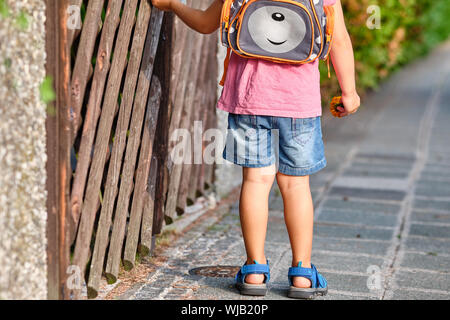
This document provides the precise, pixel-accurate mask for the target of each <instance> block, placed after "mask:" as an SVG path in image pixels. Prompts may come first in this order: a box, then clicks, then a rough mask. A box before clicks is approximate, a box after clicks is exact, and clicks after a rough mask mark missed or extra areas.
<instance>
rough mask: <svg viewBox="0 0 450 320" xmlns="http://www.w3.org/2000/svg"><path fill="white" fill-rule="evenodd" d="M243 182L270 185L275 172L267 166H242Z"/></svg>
mask: <svg viewBox="0 0 450 320" xmlns="http://www.w3.org/2000/svg"><path fill="white" fill-rule="evenodd" d="M243 180H244V182H252V183H259V184H264V185H272V184H273V182H274V180H275V172H272V171H271V170H270V167H268V168H244V171H243Z"/></svg>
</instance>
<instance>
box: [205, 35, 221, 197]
mask: <svg viewBox="0 0 450 320" xmlns="http://www.w3.org/2000/svg"><path fill="white" fill-rule="evenodd" d="M212 38H213V39H212V40H213V41H214V42H213V43H215V44H217V41H218V35H217V33H215V34H214V35H213V36H212ZM213 48H214V50H213V54H212V55H211V56H210V57H209V58H210V59H209V62H208V64H209V65H210V77H209V79H208V80H209V82H208V84H207V87H211V88H214V87H215V86H217V80H216V79H217V75H218V71H219V70H218V64H217V58H216V57H217V51H218V48H217V45H215V46H214V47H213ZM207 104H208V106H209V115H208V123H207V126H206V129H205V130H208V129H215V128H217V125H218V123H217V113H216V104H217V90H211V91H210V92H209V94H208V102H207ZM215 156H217V155H215ZM214 170H215V163H213V164H206V163H205V180H204V184H203V185H204V188H205V189H208V191H211V190H212V187H213V183H214Z"/></svg>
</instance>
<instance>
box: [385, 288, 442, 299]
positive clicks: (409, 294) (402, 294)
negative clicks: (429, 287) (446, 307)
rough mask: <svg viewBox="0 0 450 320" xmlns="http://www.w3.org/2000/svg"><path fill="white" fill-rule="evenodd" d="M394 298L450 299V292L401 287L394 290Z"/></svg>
mask: <svg viewBox="0 0 450 320" xmlns="http://www.w3.org/2000/svg"><path fill="white" fill-rule="evenodd" d="M392 300H450V294H440V293H435V292H424V291H415V290H406V289H400V290H395V291H394V296H393V297H392Z"/></svg>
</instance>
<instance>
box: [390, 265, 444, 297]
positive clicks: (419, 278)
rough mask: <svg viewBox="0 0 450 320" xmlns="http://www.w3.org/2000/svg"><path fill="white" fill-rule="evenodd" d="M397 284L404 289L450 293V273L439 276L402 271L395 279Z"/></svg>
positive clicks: (436, 274)
mask: <svg viewBox="0 0 450 320" xmlns="http://www.w3.org/2000/svg"><path fill="white" fill-rule="evenodd" d="M394 281H395V284H396V285H397V286H398V287H400V288H402V287H405V288H419V289H430V290H442V291H446V292H449V291H450V273H447V274H442V273H441V274H438V273H427V272H420V271H418V272H411V271H403V270H400V271H398V272H397V274H396V275H395V277H394Z"/></svg>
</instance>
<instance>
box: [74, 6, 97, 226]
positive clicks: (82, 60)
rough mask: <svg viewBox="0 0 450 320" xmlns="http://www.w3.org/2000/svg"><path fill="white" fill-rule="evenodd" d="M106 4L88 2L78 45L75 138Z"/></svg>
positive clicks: (75, 72) (75, 73)
mask: <svg viewBox="0 0 450 320" xmlns="http://www.w3.org/2000/svg"><path fill="white" fill-rule="evenodd" d="M104 3H105V1H104V0H91V1H89V2H88V7H87V12H86V18H85V20H84V24H83V29H82V31H81V37H80V43H79V45H78V50H77V56H76V59H75V66H74V68H73V72H72V82H71V99H72V100H71V101H72V109H73V123H72V126H73V128H72V129H73V137H75V136H76V133H77V131H78V129H79V127H80V125H81V123H82V122H81V118H80V116H81V115H80V112H81V107H82V104H83V98H84V94H85V90H86V84H87V81H88V77H89V71H90V70H91V68H92V64H91V61H92V55H93V52H94V46H95V41H96V39H97V35H98V29H99V24H100V23H101V14H102V9H103V6H104ZM74 219H75V222H78V217H74Z"/></svg>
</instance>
